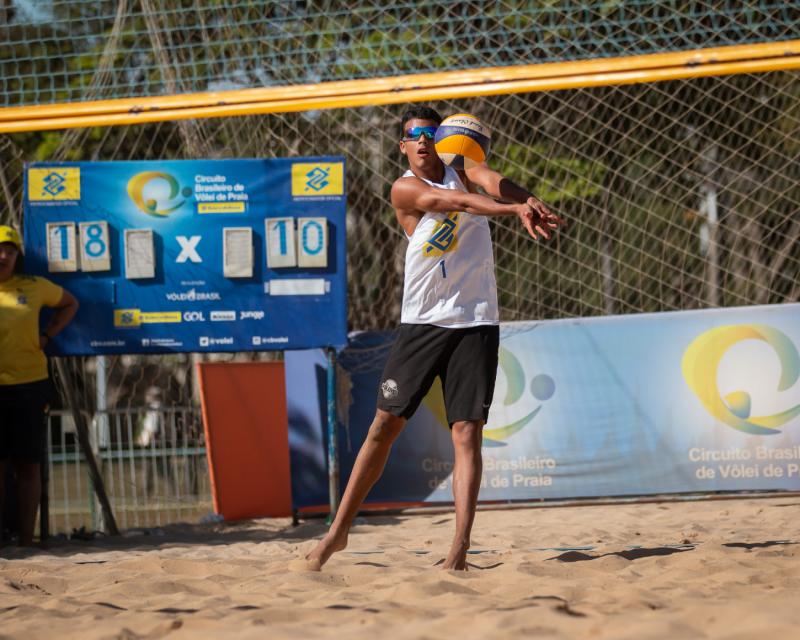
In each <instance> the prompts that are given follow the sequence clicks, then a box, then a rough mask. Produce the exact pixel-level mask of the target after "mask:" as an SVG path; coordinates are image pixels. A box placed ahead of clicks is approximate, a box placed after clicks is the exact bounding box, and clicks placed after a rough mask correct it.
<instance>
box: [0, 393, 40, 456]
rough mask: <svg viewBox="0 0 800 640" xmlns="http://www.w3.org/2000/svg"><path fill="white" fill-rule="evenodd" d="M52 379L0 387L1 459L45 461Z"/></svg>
mask: <svg viewBox="0 0 800 640" xmlns="http://www.w3.org/2000/svg"><path fill="white" fill-rule="evenodd" d="M50 394H51V386H50V380H39V381H38V382H28V383H26V384H8V385H0V460H9V459H10V460H19V461H22V462H42V460H43V457H42V455H43V453H44V446H45V437H46V426H45V411H46V410H47V407H48V405H49V404H50V397H51V395H50Z"/></svg>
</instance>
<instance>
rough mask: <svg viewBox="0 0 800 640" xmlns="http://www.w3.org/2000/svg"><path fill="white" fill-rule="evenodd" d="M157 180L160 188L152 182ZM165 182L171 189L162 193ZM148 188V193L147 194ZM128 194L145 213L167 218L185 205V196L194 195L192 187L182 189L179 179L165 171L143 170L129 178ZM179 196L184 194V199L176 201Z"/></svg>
mask: <svg viewBox="0 0 800 640" xmlns="http://www.w3.org/2000/svg"><path fill="white" fill-rule="evenodd" d="M156 181H159V182H160V183H161V185H160V186H161V188H160V189H159V188H158V186H159V185H153V184H151V183H154V182H156ZM164 184H166V187H167V188H168V189H169V191H168V192H167V193H162V192H163V190H164V189H163V186H164ZM146 189H147V191H148V193H147V194H145V190H146ZM128 195H129V196H130V198H131V200H133V203H134V204H135V205H136V206H137V207H138V208H139V210H140V211H142V212H143V213H146V214H148V215H151V216H157V217H160V218H165V217H167V216H168V215H169V214H171V213H172V212H173V211H175V210H176V209H179V208H180V207H182V206H183V204H184V203H185V202H186V200H185V198H188V197H189V196H191V195H192V189H191V188H190V187H184V188H183V189H181V186H180V184H178V181H177V180H176V179H175V178H174V177H173V176H171V175H170V174H168V173H164V172H163V171H142V172H141V173H137V174H136V175H135V176H133V177H132V178H131V179H130V180H128ZM148 196H149V197H148ZM179 196H183V199H181V200H179V201H177V202H176V198H178V197H179Z"/></svg>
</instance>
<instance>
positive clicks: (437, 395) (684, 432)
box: [287, 304, 800, 506]
mask: <svg viewBox="0 0 800 640" xmlns="http://www.w3.org/2000/svg"><path fill="white" fill-rule="evenodd" d="M390 339H391V336H390V335H382V336H378V335H375V334H373V335H372V336H371V340H372V342H373V344H368V345H367V346H365V340H364V336H359V337H357V338H356V340H355V341H354V342H351V346H350V347H349V348H348V349H347V350H345V351H344V352H343V353H342V357H341V361H342V365H343V367H344V368H345V370H349V371H350V375H349V382H351V383H352V385H353V388H352V391H351V398H352V404H350V405H349V417H348V419H347V423H348V425H349V426H348V428H346V429H345V428H342V429H341V430H340V438H341V439H342V442H343V443H345V444H344V445H342V444H340V451H341V452H342V475H343V477H345V478H346V477H347V475H348V474H349V471H350V469H351V468H352V463H353V460H354V457H355V454H356V453H357V450H358V447H359V446H360V443H361V442H362V441H363V439H364V437H365V435H366V429H367V427H368V425H369V423H370V421H371V419H372V417H373V415H374V412H375V401H376V394H377V388H378V385H379V383H380V379H379V377H380V373H381V369H382V365H383V362H384V361H385V356H386V353H387V350H386V348H385V346H381V345H378V346H376V345H375V344H374V342H375V340H378V341H379V342H380V340H383V344H384V345H385V344H388V341H389V340H390ZM799 378H800V305H797V304H789V305H780V306H769V307H749V308H737V309H725V310H722V309H721V310H709V311H696V312H675V313H663V314H644V315H635V316H618V317H607V318H593V319H570V320H557V321H546V322H537V323H509V324H504V325H503V326H502V332H501V348H500V365H499V369H498V377H497V386H496V390H495V395H494V400H493V403H492V408H491V413H490V416H489V421H488V423H487V425H486V428H485V430H484V436H485V437H484V443H483V444H484V448H483V457H484V473H483V481H482V488H481V493H480V497H481V499H482V500H537V499H559V498H576V497H599V496H625V495H648V494H661V493H688V492H717V491H743V490H792V491H797V490H800V382H798V379H799ZM288 382H289V383H288V384H287V389H288V394H289V404H290V407H291V406H292V404H293V403H295V402H296V400H295V397H296V395H297V394H298V393H306V391H307V390H306V389H302V390H301V389H297V388H296V387H294V386H293V385H292V383H291V381H288ZM323 406H324V405H323ZM305 426H306V429H308V425H307V424H306V425H305ZM292 428H293V427H292V424H291V423H290V429H292ZM320 429H321V423H320ZM348 443H349V445H350V446H349V447H348ZM452 465H453V454H452V444H451V442H450V434H449V431H448V427H447V425H446V422H445V418H444V411H443V404H442V399H441V391H440V389H439V388H438V386H435V387H434V389H433V390H432V391H431V393H430V394H429V395H428V396H427V397H426V398H425V400H424V402H423V404H422V406H421V407H420V409H419V410H418V411H417V413H416V414H415V415H414V417H413V418H412V419H411V420H409V422H408V424H407V426H406V428H405V431H404V432H403V434H402V435H401V436H400V437H399V439H398V441H397V443H396V444H395V446H394V447H393V450H392V454H391V457H390V460H389V463H388V465H387V467H386V472H385V474H384V477H383V478H382V479H381V480H380V481H379V482H378V484H377V485H376V486H375V488H374V489H373V491H372V493H371V494H370V497H369V500H371V501H377V502H386V501H404V500H408V501H428V502H440V501H450V500H452V485H451V478H452V475H451V472H452ZM295 499H296V501H298V504H299V505H300V506H304V504H311V503H312V501H311V500H309V501H308V502H307V503H304V502H303V500H304V498H303V495H302V494H300V495H298V496H296V498H295ZM317 504H318V502H317Z"/></svg>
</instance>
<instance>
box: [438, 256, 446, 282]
mask: <svg viewBox="0 0 800 640" xmlns="http://www.w3.org/2000/svg"><path fill="white" fill-rule="evenodd" d="M439 266H440V267H441V268H442V278H446V277H447V271H446V270H445V268H444V260H439Z"/></svg>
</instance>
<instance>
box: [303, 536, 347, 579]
mask: <svg viewBox="0 0 800 640" xmlns="http://www.w3.org/2000/svg"><path fill="white" fill-rule="evenodd" d="M346 546H347V534H345V535H340V536H335V535H333V534H331V532H330V531H329V532H328V533H327V535H326V536H325V537H324V538H322V540H320V541H319V543H318V544H317V546H316V547H314V549H313V550H312V551H311V553H309V554H308V555H307V556H306V557H305V560H306V561H307V562H308V563H309V566H311V565H314V566H317V567H318V568H316V569H310V570H311V571H319V570H320V569H322V565H324V564H325V563H326V562H327V561H328V560H329V559H330V557H331V556H332V555H333V554H334V553H336V552H337V551H341V550H342V549H344V548H345V547H346Z"/></svg>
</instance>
